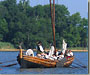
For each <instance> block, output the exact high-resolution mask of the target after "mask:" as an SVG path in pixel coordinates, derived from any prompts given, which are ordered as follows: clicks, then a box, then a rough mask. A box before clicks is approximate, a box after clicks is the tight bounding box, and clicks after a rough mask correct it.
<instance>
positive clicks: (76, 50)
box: [0, 49, 88, 52]
mask: <svg viewBox="0 0 90 75" xmlns="http://www.w3.org/2000/svg"><path fill="white" fill-rule="evenodd" d="M22 50H23V51H26V50H24V49H22ZM0 51H3V52H4V51H19V49H0ZM33 51H37V50H36V49H33ZM45 51H46V52H48V51H49V50H48V49H46V50H45ZM58 51H61V50H58ZM71 51H73V52H88V50H78V49H75V50H74V49H73V50H71Z"/></svg>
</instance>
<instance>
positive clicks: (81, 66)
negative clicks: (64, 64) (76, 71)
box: [73, 62, 87, 68]
mask: <svg viewBox="0 0 90 75" xmlns="http://www.w3.org/2000/svg"><path fill="white" fill-rule="evenodd" d="M73 63H74V64H76V65H78V66H80V67H82V68H87V66H82V65H80V64H78V63H75V62H73Z"/></svg>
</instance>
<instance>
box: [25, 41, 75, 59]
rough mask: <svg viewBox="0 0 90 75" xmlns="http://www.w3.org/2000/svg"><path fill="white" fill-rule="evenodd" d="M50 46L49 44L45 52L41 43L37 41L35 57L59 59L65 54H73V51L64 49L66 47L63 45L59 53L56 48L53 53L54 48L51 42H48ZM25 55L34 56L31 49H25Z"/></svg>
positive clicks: (69, 55)
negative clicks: (47, 51)
mask: <svg viewBox="0 0 90 75" xmlns="http://www.w3.org/2000/svg"><path fill="white" fill-rule="evenodd" d="M64 43H65V42H64ZM64 43H63V44H64ZM50 46H51V48H50V51H49V53H46V52H45V51H44V49H43V47H42V43H41V42H38V44H37V57H39V58H42V59H51V60H61V59H63V58H64V57H65V56H68V57H71V56H73V52H72V51H71V50H65V49H66V47H65V45H63V50H62V51H61V52H60V53H59V52H58V51H57V50H56V54H55V48H54V46H53V44H50ZM26 55H29V56H33V57H34V52H33V50H32V49H28V50H27V51H26Z"/></svg>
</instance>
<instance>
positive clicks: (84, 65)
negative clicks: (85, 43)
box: [75, 58, 87, 68]
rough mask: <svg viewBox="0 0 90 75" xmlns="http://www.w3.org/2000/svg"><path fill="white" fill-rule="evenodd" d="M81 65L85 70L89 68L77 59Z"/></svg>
mask: <svg viewBox="0 0 90 75" xmlns="http://www.w3.org/2000/svg"><path fill="white" fill-rule="evenodd" d="M75 59H76V60H77V61H78V62H79V63H80V64H82V66H83V67H84V68H87V66H85V65H84V64H83V63H82V62H81V61H79V59H77V58H75Z"/></svg>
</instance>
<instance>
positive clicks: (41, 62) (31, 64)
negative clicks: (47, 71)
mask: <svg viewBox="0 0 90 75" xmlns="http://www.w3.org/2000/svg"><path fill="white" fill-rule="evenodd" d="M73 60H74V57H71V58H69V59H66V58H64V59H63V60H61V61H58V60H56V61H54V60H50V59H40V58H38V57H31V56H26V55H23V58H22V59H20V58H19V57H18V58H17V61H18V63H19V64H20V66H21V68H54V67H68V66H70V65H71V64H72V62H73Z"/></svg>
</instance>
